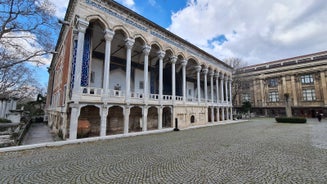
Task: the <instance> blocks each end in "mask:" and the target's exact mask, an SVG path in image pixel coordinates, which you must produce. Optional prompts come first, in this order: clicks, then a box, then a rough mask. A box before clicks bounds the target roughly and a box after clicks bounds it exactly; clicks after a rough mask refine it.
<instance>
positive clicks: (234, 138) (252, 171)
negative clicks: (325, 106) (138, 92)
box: [0, 119, 327, 183]
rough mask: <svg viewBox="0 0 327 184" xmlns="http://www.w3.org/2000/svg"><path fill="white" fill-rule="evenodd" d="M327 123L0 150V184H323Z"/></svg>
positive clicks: (243, 126)
mask: <svg viewBox="0 0 327 184" xmlns="http://www.w3.org/2000/svg"><path fill="white" fill-rule="evenodd" d="M326 129H327V121H326V120H325V121H324V122H322V123H320V124H319V123H318V122H317V121H316V120H311V121H310V122H309V123H307V124H279V123H274V120H273V119H255V120H253V121H249V122H244V123H239V124H230V125H224V126H212V127H204V128H199V129H189V130H183V131H179V132H168V133H162V134H153V135H143V136H137V137H128V138H121V139H114V140H104V141H97V142H90V143H83V144H74V145H66V146H62V147H51V148H39V149H33V150H26V151H18V152H6V153H0V183H326V181H327V172H326V171H327V147H324V144H325V143H326V141H327V140H326V136H323V135H322V134H326V132H324V131H323V130H326Z"/></svg>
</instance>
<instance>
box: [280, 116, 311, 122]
mask: <svg viewBox="0 0 327 184" xmlns="http://www.w3.org/2000/svg"><path fill="white" fill-rule="evenodd" d="M275 119H276V121H277V122H278V123H306V122H307V119H306V118H301V117H276V118H275Z"/></svg>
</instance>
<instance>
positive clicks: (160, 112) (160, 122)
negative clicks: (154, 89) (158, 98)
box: [158, 106, 162, 130]
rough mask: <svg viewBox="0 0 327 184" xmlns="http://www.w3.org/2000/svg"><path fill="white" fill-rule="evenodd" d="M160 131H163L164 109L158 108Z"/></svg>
mask: <svg viewBox="0 0 327 184" xmlns="http://www.w3.org/2000/svg"><path fill="white" fill-rule="evenodd" d="M158 129H159V130H160V129H162V107H161V106H160V107H158Z"/></svg>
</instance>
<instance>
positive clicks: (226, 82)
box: [225, 76, 228, 102]
mask: <svg viewBox="0 0 327 184" xmlns="http://www.w3.org/2000/svg"><path fill="white" fill-rule="evenodd" d="M225 97H226V101H225V102H228V78H227V76H226V77H225Z"/></svg>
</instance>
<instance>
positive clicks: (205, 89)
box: [202, 68, 208, 104]
mask: <svg viewBox="0 0 327 184" xmlns="http://www.w3.org/2000/svg"><path fill="white" fill-rule="evenodd" d="M202 71H203V74H204V99H205V103H206V104H207V103H208V81H207V74H208V68H204V69H203V70H202Z"/></svg>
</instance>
